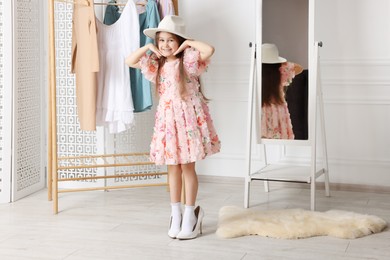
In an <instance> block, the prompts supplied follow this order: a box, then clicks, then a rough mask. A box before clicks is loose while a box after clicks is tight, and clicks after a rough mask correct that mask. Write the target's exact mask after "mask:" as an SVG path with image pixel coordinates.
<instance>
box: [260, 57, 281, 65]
mask: <svg viewBox="0 0 390 260" xmlns="http://www.w3.org/2000/svg"><path fill="white" fill-rule="evenodd" d="M286 61H287V60H286V59H285V58H283V57H278V58H277V59H272V60H267V59H263V58H262V59H261V63H265V64H277V63H284V62H286Z"/></svg>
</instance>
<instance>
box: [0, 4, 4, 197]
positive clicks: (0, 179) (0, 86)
mask: <svg viewBox="0 0 390 260" xmlns="http://www.w3.org/2000/svg"><path fill="white" fill-rule="evenodd" d="M3 13H4V8H3V1H0V196H1V197H3V196H4V194H3V192H4V179H5V178H4V177H5V173H4V163H3V162H4V161H3V158H4V141H3V140H4V130H3V126H4V123H5V122H4V99H5V96H4V88H5V86H4V65H3V64H4V58H3V57H4V15H3ZM2 195H3V196H2Z"/></svg>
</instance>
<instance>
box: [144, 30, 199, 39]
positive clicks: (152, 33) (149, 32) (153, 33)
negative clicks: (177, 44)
mask: <svg viewBox="0 0 390 260" xmlns="http://www.w3.org/2000/svg"><path fill="white" fill-rule="evenodd" d="M158 32H167V33H172V34H175V35H178V36H180V37H182V38H184V39H187V40H191V39H192V38H191V37H189V36H188V35H185V34H181V33H177V32H174V31H171V30H165V29H159V28H149V29H145V30H144V34H145V35H146V36H148V37H150V38H152V39H155V38H156V33H158Z"/></svg>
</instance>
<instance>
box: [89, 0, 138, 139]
mask: <svg viewBox="0 0 390 260" xmlns="http://www.w3.org/2000/svg"><path fill="white" fill-rule="evenodd" d="M96 26H97V36H98V47H99V61H100V71H99V72H98V75H97V84H98V93H97V105H96V124H97V125H98V126H106V127H107V128H108V129H109V132H110V133H120V132H122V131H125V130H127V129H129V128H130V127H131V125H132V123H133V120H134V112H133V110H134V107H133V100H132V96H131V89H130V74H129V67H128V66H127V65H126V64H125V59H126V57H127V56H128V55H129V54H130V53H132V52H133V51H135V50H136V49H138V48H139V28H140V27H139V20H138V14H137V9H136V6H135V4H134V2H133V1H132V0H129V1H127V4H126V5H125V7H124V8H123V11H122V14H121V16H120V18H119V19H118V20H117V21H116V22H115V23H114V24H112V25H105V24H103V23H102V22H101V21H99V20H98V19H96Z"/></svg>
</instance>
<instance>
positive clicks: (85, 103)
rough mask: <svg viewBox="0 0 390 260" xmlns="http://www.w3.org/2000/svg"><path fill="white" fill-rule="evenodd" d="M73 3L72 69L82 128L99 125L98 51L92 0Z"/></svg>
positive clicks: (91, 128) (92, 127)
mask: <svg viewBox="0 0 390 260" xmlns="http://www.w3.org/2000/svg"><path fill="white" fill-rule="evenodd" d="M88 2H89V5H88V6H87V5H81V4H74V8H73V21H72V26H73V29H72V68H71V70H72V73H75V74H76V102H77V112H78V117H79V121H80V128H81V129H82V130H87V131H92V130H95V129H96V91H97V84H96V72H97V71H99V54H98V44H97V37H96V23H95V10H94V2H93V0H88Z"/></svg>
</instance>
